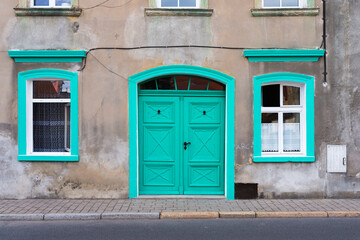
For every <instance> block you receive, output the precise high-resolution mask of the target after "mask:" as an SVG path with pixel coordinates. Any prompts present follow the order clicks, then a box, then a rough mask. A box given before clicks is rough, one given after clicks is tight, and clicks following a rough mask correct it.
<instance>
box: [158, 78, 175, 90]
mask: <svg viewBox="0 0 360 240" xmlns="http://www.w3.org/2000/svg"><path fill="white" fill-rule="evenodd" d="M157 85H158V89H159V90H175V81H174V77H166V78H159V79H158V80H157Z"/></svg>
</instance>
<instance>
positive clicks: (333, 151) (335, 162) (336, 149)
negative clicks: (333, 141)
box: [327, 145, 347, 173]
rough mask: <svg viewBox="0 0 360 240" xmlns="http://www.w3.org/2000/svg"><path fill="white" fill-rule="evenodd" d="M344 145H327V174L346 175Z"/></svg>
mask: <svg viewBox="0 0 360 240" xmlns="http://www.w3.org/2000/svg"><path fill="white" fill-rule="evenodd" d="M346 164H347V159H346V145H327V172H329V173H346Z"/></svg>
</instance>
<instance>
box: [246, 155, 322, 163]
mask: <svg viewBox="0 0 360 240" xmlns="http://www.w3.org/2000/svg"><path fill="white" fill-rule="evenodd" d="M253 161H254V162H263V163H266V162H272V163H276V162H278V163H281V162H315V157H314V156H311V157H309V156H307V157H261V156H254V158H253Z"/></svg>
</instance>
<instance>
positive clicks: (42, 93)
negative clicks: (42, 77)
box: [33, 80, 70, 99]
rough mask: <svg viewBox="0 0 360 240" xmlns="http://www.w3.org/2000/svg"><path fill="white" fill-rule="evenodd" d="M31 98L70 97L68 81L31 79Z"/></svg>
mask: <svg viewBox="0 0 360 240" xmlns="http://www.w3.org/2000/svg"><path fill="white" fill-rule="evenodd" d="M33 98H35V99H37V98H70V81H66V80H59V81H33Z"/></svg>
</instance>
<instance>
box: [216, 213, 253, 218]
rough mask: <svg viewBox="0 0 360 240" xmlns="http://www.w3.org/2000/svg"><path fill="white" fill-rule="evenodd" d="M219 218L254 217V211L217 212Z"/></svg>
mask: <svg viewBox="0 0 360 240" xmlns="http://www.w3.org/2000/svg"><path fill="white" fill-rule="evenodd" d="M219 216H220V218H255V217H256V213H255V212H219Z"/></svg>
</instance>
